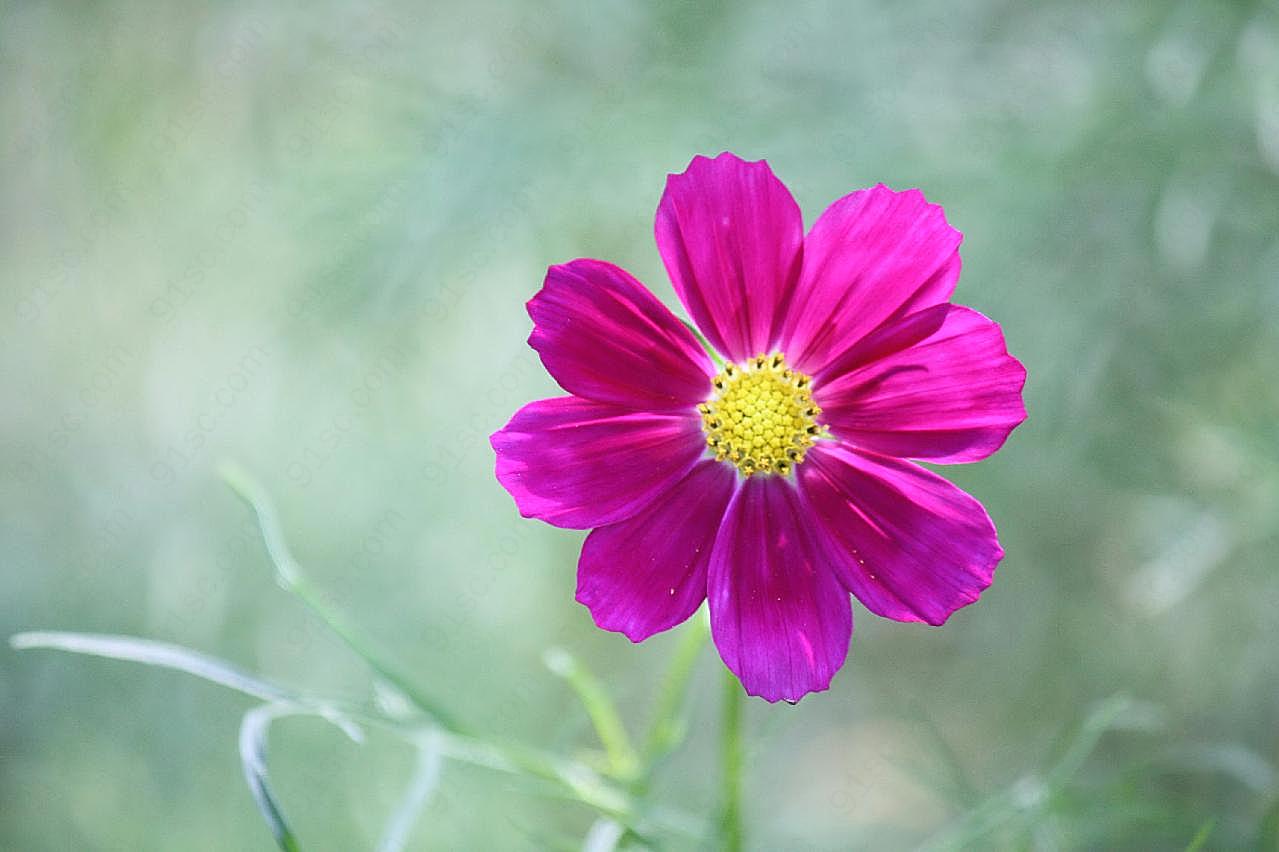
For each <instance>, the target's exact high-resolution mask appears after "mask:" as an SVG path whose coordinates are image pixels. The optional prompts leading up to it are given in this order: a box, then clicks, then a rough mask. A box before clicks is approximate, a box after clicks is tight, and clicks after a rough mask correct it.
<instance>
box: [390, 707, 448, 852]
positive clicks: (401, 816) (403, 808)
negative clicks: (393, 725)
mask: <svg viewBox="0 0 1279 852" xmlns="http://www.w3.org/2000/svg"><path fill="white" fill-rule="evenodd" d="M443 764H444V756H443V754H442V753H441V751H440V740H439V736H438V735H437V734H435V733H428V734H426V735H425V736H423V737H422V739H421V741H420V742H419V743H418V747H417V766H416V768H415V769H414V770H413V777H412V778H411V779H409V786H408V788H407V789H406V790H405V791H404V796H403V798H401V799H400V804H399V806H398V807H396V809H395V812H394V813H393V814H391V818H390V820H388V821H387V824H386V827H385V828H384V829H383V830H382V839H381V840H380V841H379V842H378V846H377V848H378V852H400V850H401V849H403V848H404V846H405V844H406V843H408V839H409V834H410V833H411V832H412V831H413V825H414V824H415V823H416V822H417V819H418V815H419V814H420V813H421V812H422V808H424V807H426V803H427V802H428V801H430V799H431V795H432V794H433V793H434V792H435V789H436V787H438V786H439V783H440V774H441V772H442V770H443Z"/></svg>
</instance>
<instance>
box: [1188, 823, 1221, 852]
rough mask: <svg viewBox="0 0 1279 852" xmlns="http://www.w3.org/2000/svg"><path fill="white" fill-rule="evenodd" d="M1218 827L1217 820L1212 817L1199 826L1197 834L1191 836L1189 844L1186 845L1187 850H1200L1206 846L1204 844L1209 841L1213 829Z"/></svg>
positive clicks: (1194, 851)
mask: <svg viewBox="0 0 1279 852" xmlns="http://www.w3.org/2000/svg"><path fill="white" fill-rule="evenodd" d="M1216 827H1217V821H1216V820H1215V819H1210V820H1208V821H1207V822H1205V823H1204V824H1203V825H1201V826H1200V827H1199V830H1198V831H1197V832H1195V836H1194V837H1192V838H1190V843H1189V845H1187V846H1186V852H1199V850H1200V849H1203V848H1204V844H1205V843H1207V842H1208V838H1209V837H1210V836H1211V835H1212V830H1213V829H1214V828H1216Z"/></svg>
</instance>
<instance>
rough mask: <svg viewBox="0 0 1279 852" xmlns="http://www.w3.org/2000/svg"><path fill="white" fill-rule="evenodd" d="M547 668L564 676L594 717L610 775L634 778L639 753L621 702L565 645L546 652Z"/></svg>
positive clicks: (628, 778) (592, 722) (588, 712)
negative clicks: (628, 729) (618, 703)
mask: <svg viewBox="0 0 1279 852" xmlns="http://www.w3.org/2000/svg"><path fill="white" fill-rule="evenodd" d="M542 660H543V662H545V663H546V667H547V668H548V669H550V670H551V671H552V672H553V673H555V674H556V675H558V676H560V677H562V678H564V680H565V681H567V683H568V685H569V686H570V687H572V689H573V692H574V693H576V695H577V697H578V700H579V701H581V702H582V706H583V707H584V708H586V715H587V716H589V717H590V719H591V724H592V725H594V727H595V733H596V735H597V736H599V738H600V742H601V743H603V744H604V751H605V753H606V754H607V755H608V763H609V774H610V775H612V776H613V777H615V778H621V779H624V780H631V779H633V778H634V777H635V776H636V774H637V773H638V772H639V755H638V754H636V752H635V748H634V746H632V745H631V739H630V737H629V736H627V734H626V727H625V726H624V725H623V724H622V718H621V715H620V714H619V713H618V712H617V705H616V704H615V703H613V699H612V698H611V697H610V696H609V694H608V691H607V690H606V689H605V688H604V685H603V684H601V683H600V681H599V679H598V678H597V677H595V675H593V674H591V672H590V670H589V669H587V668H586V667H585V666H584V665H582V664H581V663H580V662H579V661H578V660H577V658H576V657H574V656H573V655H572V654H570V653H569V652H568V651H565V650H564V649H563V648H551V649H548V650H547V651H546V652H545V653H544V654H543V655H542Z"/></svg>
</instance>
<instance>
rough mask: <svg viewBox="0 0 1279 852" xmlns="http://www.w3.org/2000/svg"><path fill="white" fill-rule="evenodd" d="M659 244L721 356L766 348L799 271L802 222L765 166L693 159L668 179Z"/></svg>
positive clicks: (732, 158) (727, 158)
mask: <svg viewBox="0 0 1279 852" xmlns="http://www.w3.org/2000/svg"><path fill="white" fill-rule="evenodd" d="M655 231H656V235H657V248H658V251H660V252H661V254H662V260H663V261H664V262H665V263H666V271H667V272H668V273H670V276H671V282H672V283H673V284H674V285H675V292H676V293H678V294H679V298H680V301H681V302H683V303H684V307H685V308H687V309H688V312H689V314H691V315H692V317H693V321H694V322H696V323H697V325H698V327H699V328H700V329H701V330H702V333H703V334H705V335H706V338H707V340H709V341H710V342H711V345H713V346H714V347H715V348H716V349H717V350H718V351H719V352H720V354H722V355H724V356H726V357H728V358H730V359H731V360H734V361H744V360H746V359H747V358H750V357H753V356H755V355H761V354H764V353H767V352H769V351H770V350H771V349H772V348H773V344H774V343H775V342H776V340H777V332H778V330H779V328H780V320H781V316H782V314H783V312H784V310H785V308H786V306H787V304H789V302H790V297H791V293H792V292H793V291H794V289H795V280H796V278H797V276H798V274H799V262H800V255H801V251H802V246H803V241H804V220H803V216H802V215H801V214H800V212H799V205H798V204H796V203H795V199H794V198H792V197H791V194H790V191H789V190H787V189H786V187H785V185H783V184H782V182H781V181H779V180H778V179H777V178H776V177H775V176H774V175H773V171H772V169H770V168H769V167H768V163H766V162H764V161H763V160H760V161H759V162H753V163H748V162H746V161H744V160H741V159H739V158H738V157H737V156H736V155H734V154H730V153H727V152H725V153H723V154H720V155H719V156H718V157H716V158H715V159H713V160H711V159H708V158H706V157H694V158H693V161H692V162H691V163H689V164H688V169H687V170H685V171H684V172H683V173H681V174H678V175H670V176H668V177H667V179H666V191H665V192H664V193H663V194H662V200H661V203H660V204H659V205H658V207H657V222H656V228H655Z"/></svg>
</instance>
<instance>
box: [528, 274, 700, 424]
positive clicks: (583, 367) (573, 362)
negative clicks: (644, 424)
mask: <svg viewBox="0 0 1279 852" xmlns="http://www.w3.org/2000/svg"><path fill="white" fill-rule="evenodd" d="M528 313H529V316H530V317H532V318H533V323H534V328H533V334H532V335H531V336H530V337H529V339H528V342H529V345H530V346H532V347H533V348H534V349H536V350H537V352H538V354H539V355H541V357H542V363H543V364H545V365H546V370H547V372H549V373H550V374H551V375H552V376H553V377H554V378H555V380H556V381H557V382H559V383H560V387H562V388H564V390H566V391H568V392H569V393H572V394H576V395H577V396H582V397H585V398H587V399H593V400H596V401H598V402H611V403H613V404H615V405H622V406H626V407H629V408H638V409H647V410H661V409H666V408H678V407H683V406H691V405H696V404H697V403H699V402H701V401H702V400H704V399H706V397H707V395H708V394H709V393H710V382H711V379H712V378H713V377H714V375H715V370H714V367H713V365H712V364H711V360H710V358H709V357H707V355H706V351H705V350H704V349H702V345H701V344H700V343H698V342H697V338H696V337H694V336H693V333H692V332H690V331H689V330H688V329H687V328H685V327H684V325H683V324H682V323H680V321H679V320H678V319H676V318H675V315H674V314H672V313H671V312H670V311H669V310H668V309H667V308H666V306H665V305H663V304H662V303H661V302H659V301H658V300H657V297H656V296H654V295H653V294H652V293H650V292H649V291H648V290H647V289H645V287H644V285H643V284H641V283H640V282H639V281H636V280H635V278H633V277H632V276H631V275H630V274H629V273H628V272H626V270H624V269H619V268H618V267H616V266H614V265H612V264H611V263H605V262H603V261H601V260H589V259H581V260H574V261H572V262H571V263H566V264H563V265H561V266H552V267H551V268H550V269H548V270H547V272H546V282H545V283H544V284H543V285H542V289H541V290H540V291H538V293H537V295H536V296H534V297H533V298H532V299H530V300H529V303H528Z"/></svg>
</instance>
